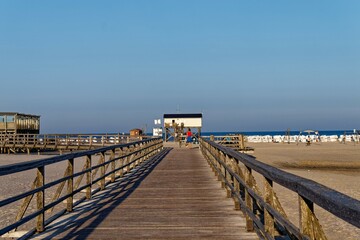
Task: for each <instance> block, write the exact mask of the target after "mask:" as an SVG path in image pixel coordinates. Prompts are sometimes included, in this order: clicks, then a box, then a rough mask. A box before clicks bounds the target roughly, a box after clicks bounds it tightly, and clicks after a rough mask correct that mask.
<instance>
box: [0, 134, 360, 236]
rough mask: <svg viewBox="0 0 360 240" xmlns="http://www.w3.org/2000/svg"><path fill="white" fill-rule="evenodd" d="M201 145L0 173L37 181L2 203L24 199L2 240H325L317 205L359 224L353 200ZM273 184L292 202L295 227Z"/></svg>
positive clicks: (100, 152) (141, 144) (98, 152)
mask: <svg viewBox="0 0 360 240" xmlns="http://www.w3.org/2000/svg"><path fill="white" fill-rule="evenodd" d="M199 142H200V145H193V148H191V149H189V148H185V147H182V148H180V147H179V144H178V143H176V144H175V143H173V144H172V145H170V146H169V145H168V144H171V143H163V141H162V139H160V138H156V139H147V140H142V141H138V142H133V143H127V144H118V145H113V146H108V147H103V148H98V149H94V150H90V151H83V152H75V153H70V154H64V155H61V156H55V157H52V158H48V159H43V160H36V161H30V162H26V163H20V164H14V165H7V166H1V167H0V176H1V177H3V179H6V177H7V176H10V175H11V174H22V173H23V172H25V171H29V170H32V171H33V172H34V173H35V176H34V177H35V180H33V178H31V179H29V182H30V181H31V182H33V185H32V188H31V189H30V190H28V191H27V192H20V193H17V195H15V196H11V197H7V198H5V199H1V200H0V208H2V207H6V206H9V205H11V204H14V203H16V202H19V201H21V202H22V204H20V206H19V211H18V214H17V215H16V218H15V217H14V219H15V220H14V222H11V223H10V224H7V225H6V226H1V228H0V236H2V237H14V236H16V234H17V235H18V236H19V234H21V233H23V232H21V230H22V229H20V228H21V227H23V228H24V226H25V227H26V230H27V232H26V233H25V235H22V238H23V239H25V238H29V237H30V238H33V239H54V238H55V239H188V238H195V239H258V238H260V239H327V237H326V235H325V233H324V231H323V229H322V226H321V224H320V222H319V220H318V219H317V216H316V211H315V206H318V207H321V208H323V209H324V210H326V211H328V212H330V213H332V214H333V215H335V216H336V217H338V218H339V219H342V220H344V221H346V222H348V223H349V224H352V225H354V226H355V227H357V228H359V227H360V224H359V223H360V221H359V220H360V202H359V201H358V200H356V199H352V198H350V197H348V196H346V195H344V194H341V193H339V192H337V191H335V190H332V189H329V188H327V187H325V186H323V185H320V184H318V183H316V182H313V181H310V180H307V179H304V178H301V177H298V176H295V175H292V174H289V173H286V172H284V171H281V170H279V169H277V168H274V167H271V166H269V165H266V164H264V163H261V162H258V161H256V160H255V159H254V158H251V157H249V156H247V155H246V154H242V153H239V152H237V151H235V150H233V149H231V148H228V147H224V146H222V145H220V144H218V143H215V142H214V141H211V140H208V139H205V138H200V139H199ZM84 160H85V161H84ZM53 164H62V165H61V166H62V167H63V170H64V175H63V177H62V178H58V179H55V180H52V181H50V182H45V175H46V169H47V167H48V166H50V165H53ZM82 164H84V165H83V167H81V166H82ZM76 165H77V167H76ZM81 168H82V170H80V169H81ZM60 170H61V169H60V168H59V171H60ZM254 172H256V173H257V174H260V175H261V177H260V179H262V180H263V184H262V185H263V189H260V188H259V186H258V185H257V181H256V179H255V178H254V175H253V173H254ZM274 184H279V185H281V186H283V187H285V188H287V189H288V190H290V191H293V192H294V193H296V194H297V195H298V200H297V201H295V202H294V205H298V206H299V208H298V209H299V216H300V217H299V225H298V226H297V224H296V223H294V222H291V221H290V220H289V218H288V217H287V214H286V213H285V211H284V209H283V208H282V206H281V203H280V201H279V199H278V197H277V195H276V193H275V191H274V188H273V185H274ZM54 187H56V188H57V190H56V191H52V190H51V189H52V188H54ZM35 196H36V197H35ZM32 199H34V201H32V203H33V205H34V203H35V207H33V208H31V209H29V206H31V200H32ZM45 199H47V200H46V201H45ZM50 199H51V200H50ZM64 201H65V203H66V205H65V207H64V204H63V202H64ZM54 207H57V208H56V210H54V211H53V209H54ZM61 207H62V208H61ZM29 211H30V212H29Z"/></svg>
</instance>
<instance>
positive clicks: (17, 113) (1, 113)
mask: <svg viewBox="0 0 360 240" xmlns="http://www.w3.org/2000/svg"><path fill="white" fill-rule="evenodd" d="M0 115H9V116H13V115H22V116H28V117H40V115H33V114H26V113H19V112H0Z"/></svg>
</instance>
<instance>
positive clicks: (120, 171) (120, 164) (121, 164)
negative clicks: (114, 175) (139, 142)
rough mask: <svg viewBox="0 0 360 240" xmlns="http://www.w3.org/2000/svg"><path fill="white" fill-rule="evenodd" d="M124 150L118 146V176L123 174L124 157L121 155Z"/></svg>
mask: <svg viewBox="0 0 360 240" xmlns="http://www.w3.org/2000/svg"><path fill="white" fill-rule="evenodd" d="M124 153H125V152H124V150H123V149H122V148H120V154H119V157H120V159H119V167H120V170H119V176H120V177H122V176H123V175H124V169H123V168H122V166H124V158H123V157H122V156H123V155H125V154H124Z"/></svg>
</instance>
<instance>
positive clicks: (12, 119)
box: [6, 116, 14, 123]
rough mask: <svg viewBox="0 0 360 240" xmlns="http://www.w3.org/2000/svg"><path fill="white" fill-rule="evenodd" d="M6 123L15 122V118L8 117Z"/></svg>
mask: <svg viewBox="0 0 360 240" xmlns="http://www.w3.org/2000/svg"><path fill="white" fill-rule="evenodd" d="M6 122H8V123H10V122H14V116H6Z"/></svg>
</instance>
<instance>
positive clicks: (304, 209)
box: [299, 195, 327, 240]
mask: <svg viewBox="0 0 360 240" xmlns="http://www.w3.org/2000/svg"><path fill="white" fill-rule="evenodd" d="M299 216H300V221H299V223H300V232H301V233H302V234H304V235H307V236H309V237H310V239H324V240H326V239H327V237H326V235H325V233H324V231H323V229H322V227H321V225H320V223H319V221H318V219H317V218H316V216H315V213H314V203H313V202H311V201H310V200H309V199H307V198H305V197H303V196H301V195H299Z"/></svg>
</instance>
